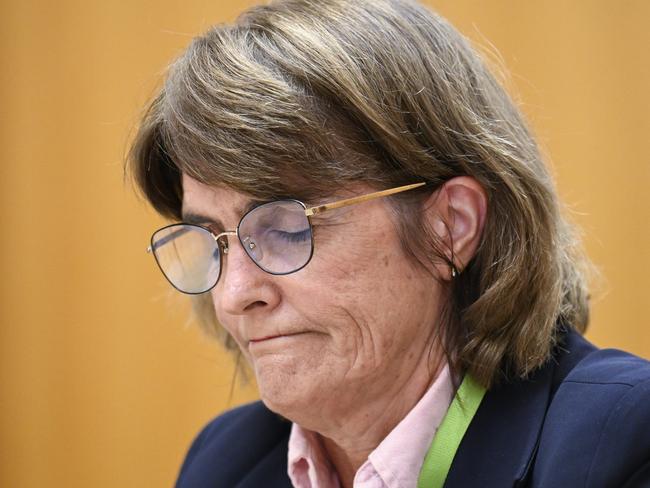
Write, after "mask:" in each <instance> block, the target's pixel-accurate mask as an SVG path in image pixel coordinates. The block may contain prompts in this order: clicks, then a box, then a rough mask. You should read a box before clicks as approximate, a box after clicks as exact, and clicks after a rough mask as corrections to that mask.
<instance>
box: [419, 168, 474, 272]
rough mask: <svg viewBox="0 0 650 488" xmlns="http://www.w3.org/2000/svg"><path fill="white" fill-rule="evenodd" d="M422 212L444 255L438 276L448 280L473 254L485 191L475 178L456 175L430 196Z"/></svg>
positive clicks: (459, 270) (460, 269) (461, 268)
mask: <svg viewBox="0 0 650 488" xmlns="http://www.w3.org/2000/svg"><path fill="white" fill-rule="evenodd" d="M425 211H426V212H427V214H428V215H430V217H431V220H430V224H431V225H432V228H433V230H434V232H435V233H436V234H437V236H438V238H439V239H440V242H441V243H442V247H443V249H442V251H444V252H445V254H446V258H447V259H446V261H447V263H445V264H444V265H442V266H441V267H439V269H438V272H439V276H441V277H443V279H451V278H453V276H452V275H454V274H459V273H462V271H463V269H464V268H465V266H466V265H467V263H469V261H471V259H472V258H473V257H474V255H475V254H476V250H477V249H478V246H479V244H480V241H481V237H482V235H483V228H484V226H485V218H486V215H487V194H486V192H485V190H484V189H483V187H482V186H481V184H480V183H479V182H478V181H477V180H476V179H474V178H471V177H469V176H459V177H456V178H452V179H451V180H449V181H447V182H446V183H445V184H444V185H443V186H442V187H441V188H440V189H439V190H438V191H437V192H435V194H433V195H432V196H431V197H430V199H429V200H428V201H427V205H426V206H425ZM448 263H452V264H453V265H452V266H451V267H450V266H449V264H448Z"/></svg>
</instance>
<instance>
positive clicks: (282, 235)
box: [147, 183, 426, 295]
mask: <svg viewBox="0 0 650 488" xmlns="http://www.w3.org/2000/svg"><path fill="white" fill-rule="evenodd" d="M425 184H426V183H414V184H411V185H406V186H400V187H397V188H390V189H388V190H382V191H377V192H373V193H369V194H366V195H360V196H357V197H353V198H346V199H344V200H338V201H336V202H330V203H326V204H324V205H318V206H315V207H307V206H306V205H305V204H304V203H302V202H300V201H298V200H277V201H273V202H269V203H264V204H261V205H259V206H257V207H254V208H253V209H251V210H249V211H248V212H246V214H244V216H243V217H242V218H241V220H240V221H239V224H238V225H237V228H236V229H235V230H228V231H224V232H221V233H219V234H214V233H213V232H212V231H211V230H210V229H208V228H206V227H203V226H202V225H198V224H188V223H177V224H171V225H168V226H166V227H163V228H161V229H158V230H157V231H155V232H154V233H153V235H152V236H151V245H150V246H149V247H148V248H147V252H149V253H152V254H153V256H154V258H155V259H156V263H158V267H159V268H160V271H162V273H163V275H164V276H165V278H167V281H169V283H171V285H172V286H173V287H174V288H176V289H177V290H178V291H180V292H182V293H187V294H190V295H198V294H200V293H205V292H207V291H209V290H211V289H212V288H214V286H216V284H217V282H218V281H219V277H220V276H221V268H222V260H223V256H224V255H226V254H228V236H236V237H237V238H238V239H239V242H240V243H241V245H242V247H243V248H244V250H245V251H246V254H247V255H248V256H249V257H250V258H251V260H252V261H253V262H254V263H255V264H256V265H257V266H258V267H259V268H260V269H262V270H263V271H266V272H267V273H270V274H272V275H286V274H290V273H295V272H296V271H299V270H301V269H302V268H304V267H305V266H307V264H308V263H309V261H310V260H311V257H312V255H313V254H314V237H313V232H312V223H311V217H312V216H313V215H317V214H322V213H324V212H327V211H328V210H333V209H335V208H341V207H347V206H349V205H354V204H357V203H361V202H366V201H368V200H372V199H375V198H381V197H385V196H389V195H394V194H395V193H401V192H404V191H408V190H412V189H414V188H419V187H421V186H424V185H425Z"/></svg>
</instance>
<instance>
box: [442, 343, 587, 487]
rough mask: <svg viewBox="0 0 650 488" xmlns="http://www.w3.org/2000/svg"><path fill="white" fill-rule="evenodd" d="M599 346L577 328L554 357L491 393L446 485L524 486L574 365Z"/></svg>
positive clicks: (472, 426)
mask: <svg viewBox="0 0 650 488" xmlns="http://www.w3.org/2000/svg"><path fill="white" fill-rule="evenodd" d="M594 350H595V347H594V346H593V345H591V344H589V343H588V342H587V341H585V340H584V339H583V338H582V337H581V336H580V335H579V334H577V333H575V332H572V331H571V332H567V333H566V334H565V335H563V336H562V341H561V345H559V346H558V347H557V349H556V354H554V357H553V358H552V359H551V360H550V361H548V362H547V363H546V365H545V366H543V367H542V368H540V369H539V370H538V371H536V372H535V373H534V374H533V375H532V376H531V377H530V378H528V379H527V380H520V381H514V382H511V383H505V384H503V385H501V386H498V387H496V388H494V389H492V390H490V391H488V392H487V393H486V395H485V397H484V399H483V402H482V403H481V406H480V407H479V409H478V411H477V412H476V416H475V417H474V419H473V421H472V423H471V424H470V426H469V428H468V429H467V432H466V433H465V436H464V437H463V441H462V442H461V444H460V447H459V448H458V451H457V452H456V456H455V457H454V460H453V462H452V465H451V468H450V470H449V474H448V475H447V480H446V481H445V485H444V486H445V487H447V488H453V487H467V486H486V485H485V483H486V482H488V481H489V486H499V487H518V486H524V484H525V482H526V478H527V476H528V474H529V472H530V469H531V466H532V465H533V462H534V459H535V454H536V452H537V446H538V440H539V437H540V434H541V430H542V427H543V424H544V418H545V416H546V411H547V409H548V407H549V405H550V401H551V399H552V396H553V395H554V393H555V390H556V389H557V387H558V386H559V384H560V383H561V382H562V380H563V379H564V377H565V376H566V375H567V374H568V372H569V371H570V370H571V369H572V368H573V366H574V365H575V364H576V363H577V362H579V361H580V360H581V359H582V358H584V357H585V356H586V355H587V354H588V353H590V352H592V351H594Z"/></svg>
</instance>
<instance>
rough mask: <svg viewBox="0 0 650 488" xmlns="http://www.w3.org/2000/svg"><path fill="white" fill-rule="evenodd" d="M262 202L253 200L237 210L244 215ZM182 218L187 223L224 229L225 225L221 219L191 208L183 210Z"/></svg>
mask: <svg viewBox="0 0 650 488" xmlns="http://www.w3.org/2000/svg"><path fill="white" fill-rule="evenodd" d="M261 203H264V202H260V201H257V200H251V201H250V202H249V203H248V204H247V205H245V206H244V207H240V208H238V209H237V212H238V214H239V215H241V216H244V215H245V214H247V213H248V212H250V211H251V210H252V209H253V208H255V207H257V206H258V205H260V204H261ZM181 220H182V221H183V222H185V223H186V224H198V225H200V224H211V225H215V226H217V227H218V228H219V229H221V230H224V229H225V227H224V225H223V223H222V222H221V220H219V219H215V218H213V217H208V216H206V215H202V214H201V213H198V212H193V211H191V210H189V211H183V213H182V215H181Z"/></svg>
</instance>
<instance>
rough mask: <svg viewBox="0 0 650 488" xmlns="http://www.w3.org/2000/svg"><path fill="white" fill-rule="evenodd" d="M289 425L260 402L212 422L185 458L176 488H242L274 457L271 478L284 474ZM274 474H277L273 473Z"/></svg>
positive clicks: (239, 408) (224, 414)
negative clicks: (231, 487) (213, 487)
mask: <svg viewBox="0 0 650 488" xmlns="http://www.w3.org/2000/svg"><path fill="white" fill-rule="evenodd" d="M290 428H291V423H290V422H289V421H287V420H285V419H283V418H282V417H280V416H278V415H277V414H275V413H273V412H271V411H270V410H269V409H268V408H266V407H265V406H264V404H263V403H262V402H254V403H249V404H247V405H243V406H241V407H237V408H234V409H232V410H229V411H227V412H225V413H223V414H221V415H219V416H217V417H215V418H214V419H212V420H211V421H210V422H209V423H208V424H207V425H206V426H205V427H204V428H203V429H202V430H201V432H200V433H199V434H198V435H197V436H196V438H195V439H194V441H193V442H192V445H191V446H190V449H189V451H188V453H187V456H186V457H185V460H184V462H183V465H182V467H181V470H180V473H179V475H178V480H177V483H176V486H177V487H179V488H180V487H202V486H206V487H207V486H243V484H242V483H243V481H244V480H245V479H246V478H247V477H250V476H251V475H255V476H257V474H255V473H256V470H259V468H260V467H266V466H268V465H269V462H268V458H269V457H273V459H274V460H275V458H276V457H277V460H275V461H274V463H271V464H273V465H274V467H273V471H274V473H273V475H277V476H282V472H283V469H284V472H286V459H283V458H282V455H281V454H282V453H284V458H286V445H287V442H288V438H289V432H290ZM276 471H277V473H276Z"/></svg>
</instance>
